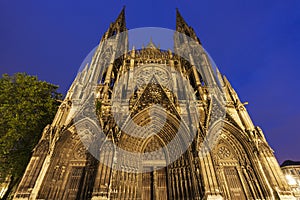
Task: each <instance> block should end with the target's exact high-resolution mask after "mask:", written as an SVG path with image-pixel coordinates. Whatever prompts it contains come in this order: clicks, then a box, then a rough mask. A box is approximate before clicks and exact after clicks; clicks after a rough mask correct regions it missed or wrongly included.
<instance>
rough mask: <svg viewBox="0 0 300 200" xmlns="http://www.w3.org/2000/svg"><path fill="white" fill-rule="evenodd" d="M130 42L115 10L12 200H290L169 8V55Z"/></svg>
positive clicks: (244, 119)
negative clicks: (171, 17)
mask: <svg viewBox="0 0 300 200" xmlns="http://www.w3.org/2000/svg"><path fill="white" fill-rule="evenodd" d="M149 31H150V32H151V31H153V29H147V30H146V32H147V33H149ZM165 31H166V30H165ZM167 32H168V31H167ZM144 33H145V32H144ZM142 35H143V34H142ZM144 35H145V34H144ZM161 35H163V34H161ZM140 36H141V35H140ZM130 37H132V36H130V31H128V30H127V28H126V23H125V11H124V9H123V10H122V12H121V13H120V15H119V16H118V18H117V19H116V21H115V22H113V23H111V25H110V27H109V29H108V30H107V32H106V33H105V34H104V35H103V37H102V39H101V41H100V44H99V45H98V47H97V48H96V49H95V51H93V52H92V56H91V58H90V59H87V62H85V65H84V67H83V68H82V70H81V71H80V72H79V73H78V75H77V77H76V78H75V80H74V82H73V83H72V85H71V87H70V89H69V91H68V93H67V95H66V97H65V100H64V101H63V102H62V104H61V105H60V107H59V109H58V111H57V114H56V116H55V118H54V120H53V123H52V124H49V125H48V126H47V127H45V129H44V131H43V133H42V137H41V139H40V141H39V143H38V144H37V146H36V147H35V149H34V151H33V154H32V157H31V159H30V162H29V164H28V166H27V168H26V171H25V173H24V175H23V178H22V180H21V182H20V184H19V186H18V189H17V191H16V193H15V196H14V199H33V200H35V199H48V200H50V199H52V200H59V199H68V200H72V199H74V200H77V199H92V200H104V199H124V200H125V199H126V200H130V199H139V200H148V199H149V200H150V199H155V200H166V199H174V200H176V199H180V200H193V199H198V200H200V199H205V200H208V199H209V200H221V199H223V200H225V199H226V200H227V199H228V200H229V199H232V200H234V199H235V200H246V199H270V200H271V199H286V200H291V199H295V198H294V197H293V195H292V193H291V190H290V188H289V186H288V184H287V183H286V180H285V178H284V176H283V174H282V172H281V170H280V167H279V165H278V162H277V160H276V159H275V157H274V154H273V151H272V149H271V148H270V147H269V145H268V143H267V141H266V140H265V138H264V135H263V133H262V131H261V129H260V128H259V127H257V126H254V125H253V123H252V120H251V119H250V117H249V115H248V112H247V110H246V109H245V107H244V104H243V103H241V102H240V100H239V98H238V95H237V94H236V92H235V91H234V89H233V88H232V87H231V85H230V83H229V81H228V80H227V79H226V77H225V76H223V75H222V74H221V73H220V72H219V71H218V69H217V68H216V67H215V65H214V63H213V61H212V60H211V59H210V57H209V56H208V54H207V53H206V52H205V50H204V49H203V47H202V45H201V42H200V40H199V39H198V37H197V36H196V34H195V32H194V30H193V29H192V28H191V27H190V26H188V25H187V23H186V22H185V20H184V19H183V18H182V16H181V15H180V13H179V12H178V11H177V14H176V31H173V32H172V37H171V39H172V42H173V45H174V46H173V50H170V49H169V50H163V49H160V48H159V47H158V46H156V45H155V44H154V42H155V41H154V42H152V40H151V41H150V42H149V44H148V45H147V46H145V47H142V48H134V47H131V48H129V46H130V41H129V40H130ZM133 37H137V35H136V34H133ZM149 40H150V38H149Z"/></svg>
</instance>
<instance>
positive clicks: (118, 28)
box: [102, 6, 127, 39]
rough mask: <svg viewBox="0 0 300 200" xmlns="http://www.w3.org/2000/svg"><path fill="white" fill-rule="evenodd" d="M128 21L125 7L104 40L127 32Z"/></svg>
mask: <svg viewBox="0 0 300 200" xmlns="http://www.w3.org/2000/svg"><path fill="white" fill-rule="evenodd" d="M126 30H127V28H126V20H125V6H124V7H123V9H122V10H121V12H120V14H119V15H118V17H117V19H116V20H115V21H114V22H113V23H111V24H110V26H109V28H108V30H107V31H106V33H105V35H104V36H103V38H102V39H107V38H110V37H112V36H114V35H116V34H118V33H121V32H124V31H126Z"/></svg>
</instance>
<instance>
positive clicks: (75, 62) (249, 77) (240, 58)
mask: <svg viewBox="0 0 300 200" xmlns="http://www.w3.org/2000/svg"><path fill="white" fill-rule="evenodd" d="M123 5H126V20H127V27H128V28H129V29H132V28H138V27H149V26H151V27H164V28H169V29H175V8H176V7H178V8H179V10H180V12H181V14H182V15H183V17H184V18H185V20H186V21H187V22H188V24H189V25H190V26H192V27H193V28H194V29H195V31H196V33H197V35H198V36H199V38H200V40H201V41H202V44H203V46H204V47H205V49H206V50H207V51H208V52H209V53H210V55H211V56H212V58H213V59H214V61H215V62H216V64H217V65H218V67H219V69H220V71H221V73H223V74H225V75H226V76H227V78H228V79H229V81H230V82H231V84H232V86H233V87H234V88H235V89H236V91H237V92H238V94H239V96H240V98H241V100H242V101H243V102H244V101H248V102H249V105H248V106H247V109H248V111H249V113H250V115H251V117H252V119H253V121H254V123H255V125H258V126H260V127H261V128H262V129H263V131H264V133H265V136H266V138H267V140H268V142H269V144H270V145H271V147H272V148H273V149H274V151H275V155H276V157H277V158H278V160H279V162H280V163H282V162H283V161H284V160H286V159H293V160H300V147H299V142H300V136H299V133H300V131H299V128H298V123H300V104H299V103H300V93H299V91H300V84H299V83H298V82H297V81H298V80H299V75H300V1H299V0H286V1H284V0H281V1H278V0H263V1H262V0H251V1H243V0H235V1H234V0H227V1H224V0H220V1H217V0H193V1H192V0H189V1H188V0H175V1H171V0H169V1H165V0H159V1H157V0H154V1H145V0H139V1H134V0H128V1H121V0H107V1H100V0H88V1H75V0H68V1H61V0H59V1H58V0H51V1H50V0H48V1H40V0H36V1H29V0H27V1H23V0H17V1H9V0H1V1H0V74H2V73H9V74H13V73H15V72H26V73H28V74H31V75H37V76H38V77H39V79H41V80H46V81H48V82H51V83H54V84H56V85H59V86H60V91H61V92H63V93H65V92H66V91H67V89H68V87H69V86H70V84H71V83H72V81H73V79H74V78H75V76H76V73H77V71H78V69H79V67H80V64H81V62H82V61H83V59H84V58H85V56H86V55H87V54H88V53H89V51H90V50H92V49H93V48H94V47H95V46H96V45H97V44H98V42H99V40H100V38H101V36H102V34H103V33H104V32H105V31H106V29H107V28H108V26H109V24H110V23H111V22H112V21H114V19H115V18H116V17H117V15H118V14H119V12H120V11H121V9H122V7H123ZM154 42H155V41H154Z"/></svg>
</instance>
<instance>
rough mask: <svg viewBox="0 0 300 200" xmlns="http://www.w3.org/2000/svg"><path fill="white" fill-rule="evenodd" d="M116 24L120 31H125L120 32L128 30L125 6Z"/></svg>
mask: <svg viewBox="0 0 300 200" xmlns="http://www.w3.org/2000/svg"><path fill="white" fill-rule="evenodd" d="M116 24H117V25H118V26H119V28H120V29H123V30H121V31H120V32H122V31H125V30H126V20H125V6H123V8H122V10H121V12H120V14H119V16H118V17H117V19H116V21H115V22H114V25H116Z"/></svg>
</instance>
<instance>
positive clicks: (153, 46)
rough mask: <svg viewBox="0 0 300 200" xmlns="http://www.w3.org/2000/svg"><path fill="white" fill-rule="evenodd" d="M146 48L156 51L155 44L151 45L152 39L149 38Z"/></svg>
mask: <svg viewBox="0 0 300 200" xmlns="http://www.w3.org/2000/svg"><path fill="white" fill-rule="evenodd" d="M146 48H149V49H157V47H156V46H155V44H154V43H153V40H152V37H150V41H149V43H148V44H147V46H146Z"/></svg>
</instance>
